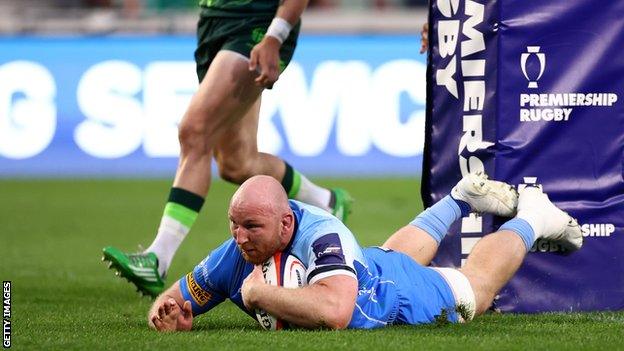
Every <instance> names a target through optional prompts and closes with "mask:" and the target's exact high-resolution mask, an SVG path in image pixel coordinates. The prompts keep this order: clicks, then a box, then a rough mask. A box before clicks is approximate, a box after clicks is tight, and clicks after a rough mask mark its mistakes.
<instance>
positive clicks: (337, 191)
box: [329, 188, 353, 224]
mask: <svg viewBox="0 0 624 351" xmlns="http://www.w3.org/2000/svg"><path fill="white" fill-rule="evenodd" d="M352 205H353V198H352V197H351V195H349V193H348V192H347V191H346V190H344V189H341V188H334V189H331V198H330V200H329V207H330V208H331V209H332V214H333V215H334V216H335V217H336V218H338V219H339V220H341V221H342V223H345V224H346V223H347V219H348V218H349V215H350V214H351V206H352Z"/></svg>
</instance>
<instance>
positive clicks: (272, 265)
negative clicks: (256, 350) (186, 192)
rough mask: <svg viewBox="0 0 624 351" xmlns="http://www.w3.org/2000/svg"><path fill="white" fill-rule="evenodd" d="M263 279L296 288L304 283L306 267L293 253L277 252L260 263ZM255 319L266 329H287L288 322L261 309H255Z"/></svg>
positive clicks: (273, 283)
mask: <svg viewBox="0 0 624 351" xmlns="http://www.w3.org/2000/svg"><path fill="white" fill-rule="evenodd" d="M262 274H263V275H264V281H265V282H266V283H267V284H270V285H276V286H282V287H284V288H289V289H296V288H300V287H302V286H304V285H305V284H306V268H305V266H304V265H303V263H301V261H299V259H298V258H297V257H295V256H293V255H288V254H284V253H282V252H277V253H276V254H275V255H273V257H271V258H269V259H268V260H266V262H264V263H263V264H262ZM256 319H257V320H258V322H259V323H260V326H262V328H264V329H266V330H280V329H287V328H288V323H286V322H285V321H282V320H279V319H277V318H275V317H273V316H271V315H270V314H269V313H267V312H266V311H264V310H262V309H259V308H258V309H256Z"/></svg>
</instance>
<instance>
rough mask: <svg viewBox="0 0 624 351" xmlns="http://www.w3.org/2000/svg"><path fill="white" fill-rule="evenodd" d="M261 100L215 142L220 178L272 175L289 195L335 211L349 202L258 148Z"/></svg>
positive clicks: (240, 179) (236, 179)
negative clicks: (337, 206)
mask: <svg viewBox="0 0 624 351" xmlns="http://www.w3.org/2000/svg"><path fill="white" fill-rule="evenodd" d="M260 101H261V98H258V99H257V101H256V102H255V103H254V104H253V106H252V107H251V108H250V109H249V110H248V111H247V113H246V115H245V117H244V118H242V119H241V120H239V121H238V122H236V123H235V124H234V125H232V126H231V127H230V128H229V129H228V130H227V131H225V132H224V133H223V134H222V135H221V137H220V139H219V141H218V143H217V144H216V146H215V150H214V155H215V159H216V161H217V164H218V166H219V175H220V176H221V178H223V179H225V180H227V181H230V182H232V183H236V184H241V183H243V182H244V181H245V180H247V179H248V178H250V177H251V176H254V175H258V174H264V175H269V176H272V177H273V178H275V179H277V180H279V181H280V182H282V185H283V186H284V189H285V190H286V193H287V194H288V196H289V197H290V198H294V199H296V200H300V201H303V202H305V203H308V204H311V205H314V206H317V207H320V208H323V209H325V210H327V211H329V212H332V213H334V214H336V211H335V210H336V205H342V206H344V205H348V204H345V203H344V201H345V200H348V199H336V190H329V189H325V188H323V187H320V186H318V185H316V184H314V183H313V182H311V181H310V180H309V179H307V178H306V177H305V176H304V175H303V174H301V173H299V172H297V171H296V170H294V169H293V168H292V167H290V165H288V164H287V163H286V162H285V161H284V160H282V159H281V158H279V157H277V156H274V155H271V154H267V153H264V152H258V146H257V144H258V143H257V135H258V120H259V116H260ZM339 201H342V202H341V203H339ZM346 215H347V213H345V215H344V216H341V217H342V218H341V219H342V220H344V218H345V216H346Z"/></svg>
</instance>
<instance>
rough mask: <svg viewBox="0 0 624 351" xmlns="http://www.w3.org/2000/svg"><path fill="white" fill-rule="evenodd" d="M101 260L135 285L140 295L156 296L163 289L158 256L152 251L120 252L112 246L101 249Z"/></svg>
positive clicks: (163, 283)
mask: <svg viewBox="0 0 624 351" xmlns="http://www.w3.org/2000/svg"><path fill="white" fill-rule="evenodd" d="M102 252H103V256H102V261H108V262H109V263H108V268H110V269H115V270H116V272H115V274H116V275H117V276H121V277H122V278H126V279H127V280H128V281H129V282H131V283H132V284H134V285H135V286H136V287H137V291H138V292H139V293H141V295H149V296H151V297H156V296H158V294H160V293H161V292H162V291H163V290H164V289H165V281H164V280H163V278H162V277H161V276H160V274H158V257H156V255H155V254H154V253H152V252H148V253H141V252H138V253H132V254H128V253H125V252H122V251H120V250H118V249H116V248H114V247H112V246H108V247H105V248H104V249H103V250H102Z"/></svg>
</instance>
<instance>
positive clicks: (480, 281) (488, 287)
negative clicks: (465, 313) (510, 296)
mask: <svg viewBox="0 0 624 351" xmlns="http://www.w3.org/2000/svg"><path fill="white" fill-rule="evenodd" d="M460 271H461V272H462V273H463V274H464V275H465V276H466V278H468V282H469V283H470V287H471V288H472V291H473V293H474V296H475V302H476V306H475V315H477V316H478V315H481V314H483V313H485V311H487V310H488V309H489V308H490V306H491V305H492V302H493V301H494V297H495V296H496V293H497V291H493V289H492V284H489V279H488V278H487V277H486V276H483V275H482V274H480V273H479V272H475V271H473V270H470V269H466V268H463V269H461V270H460Z"/></svg>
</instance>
